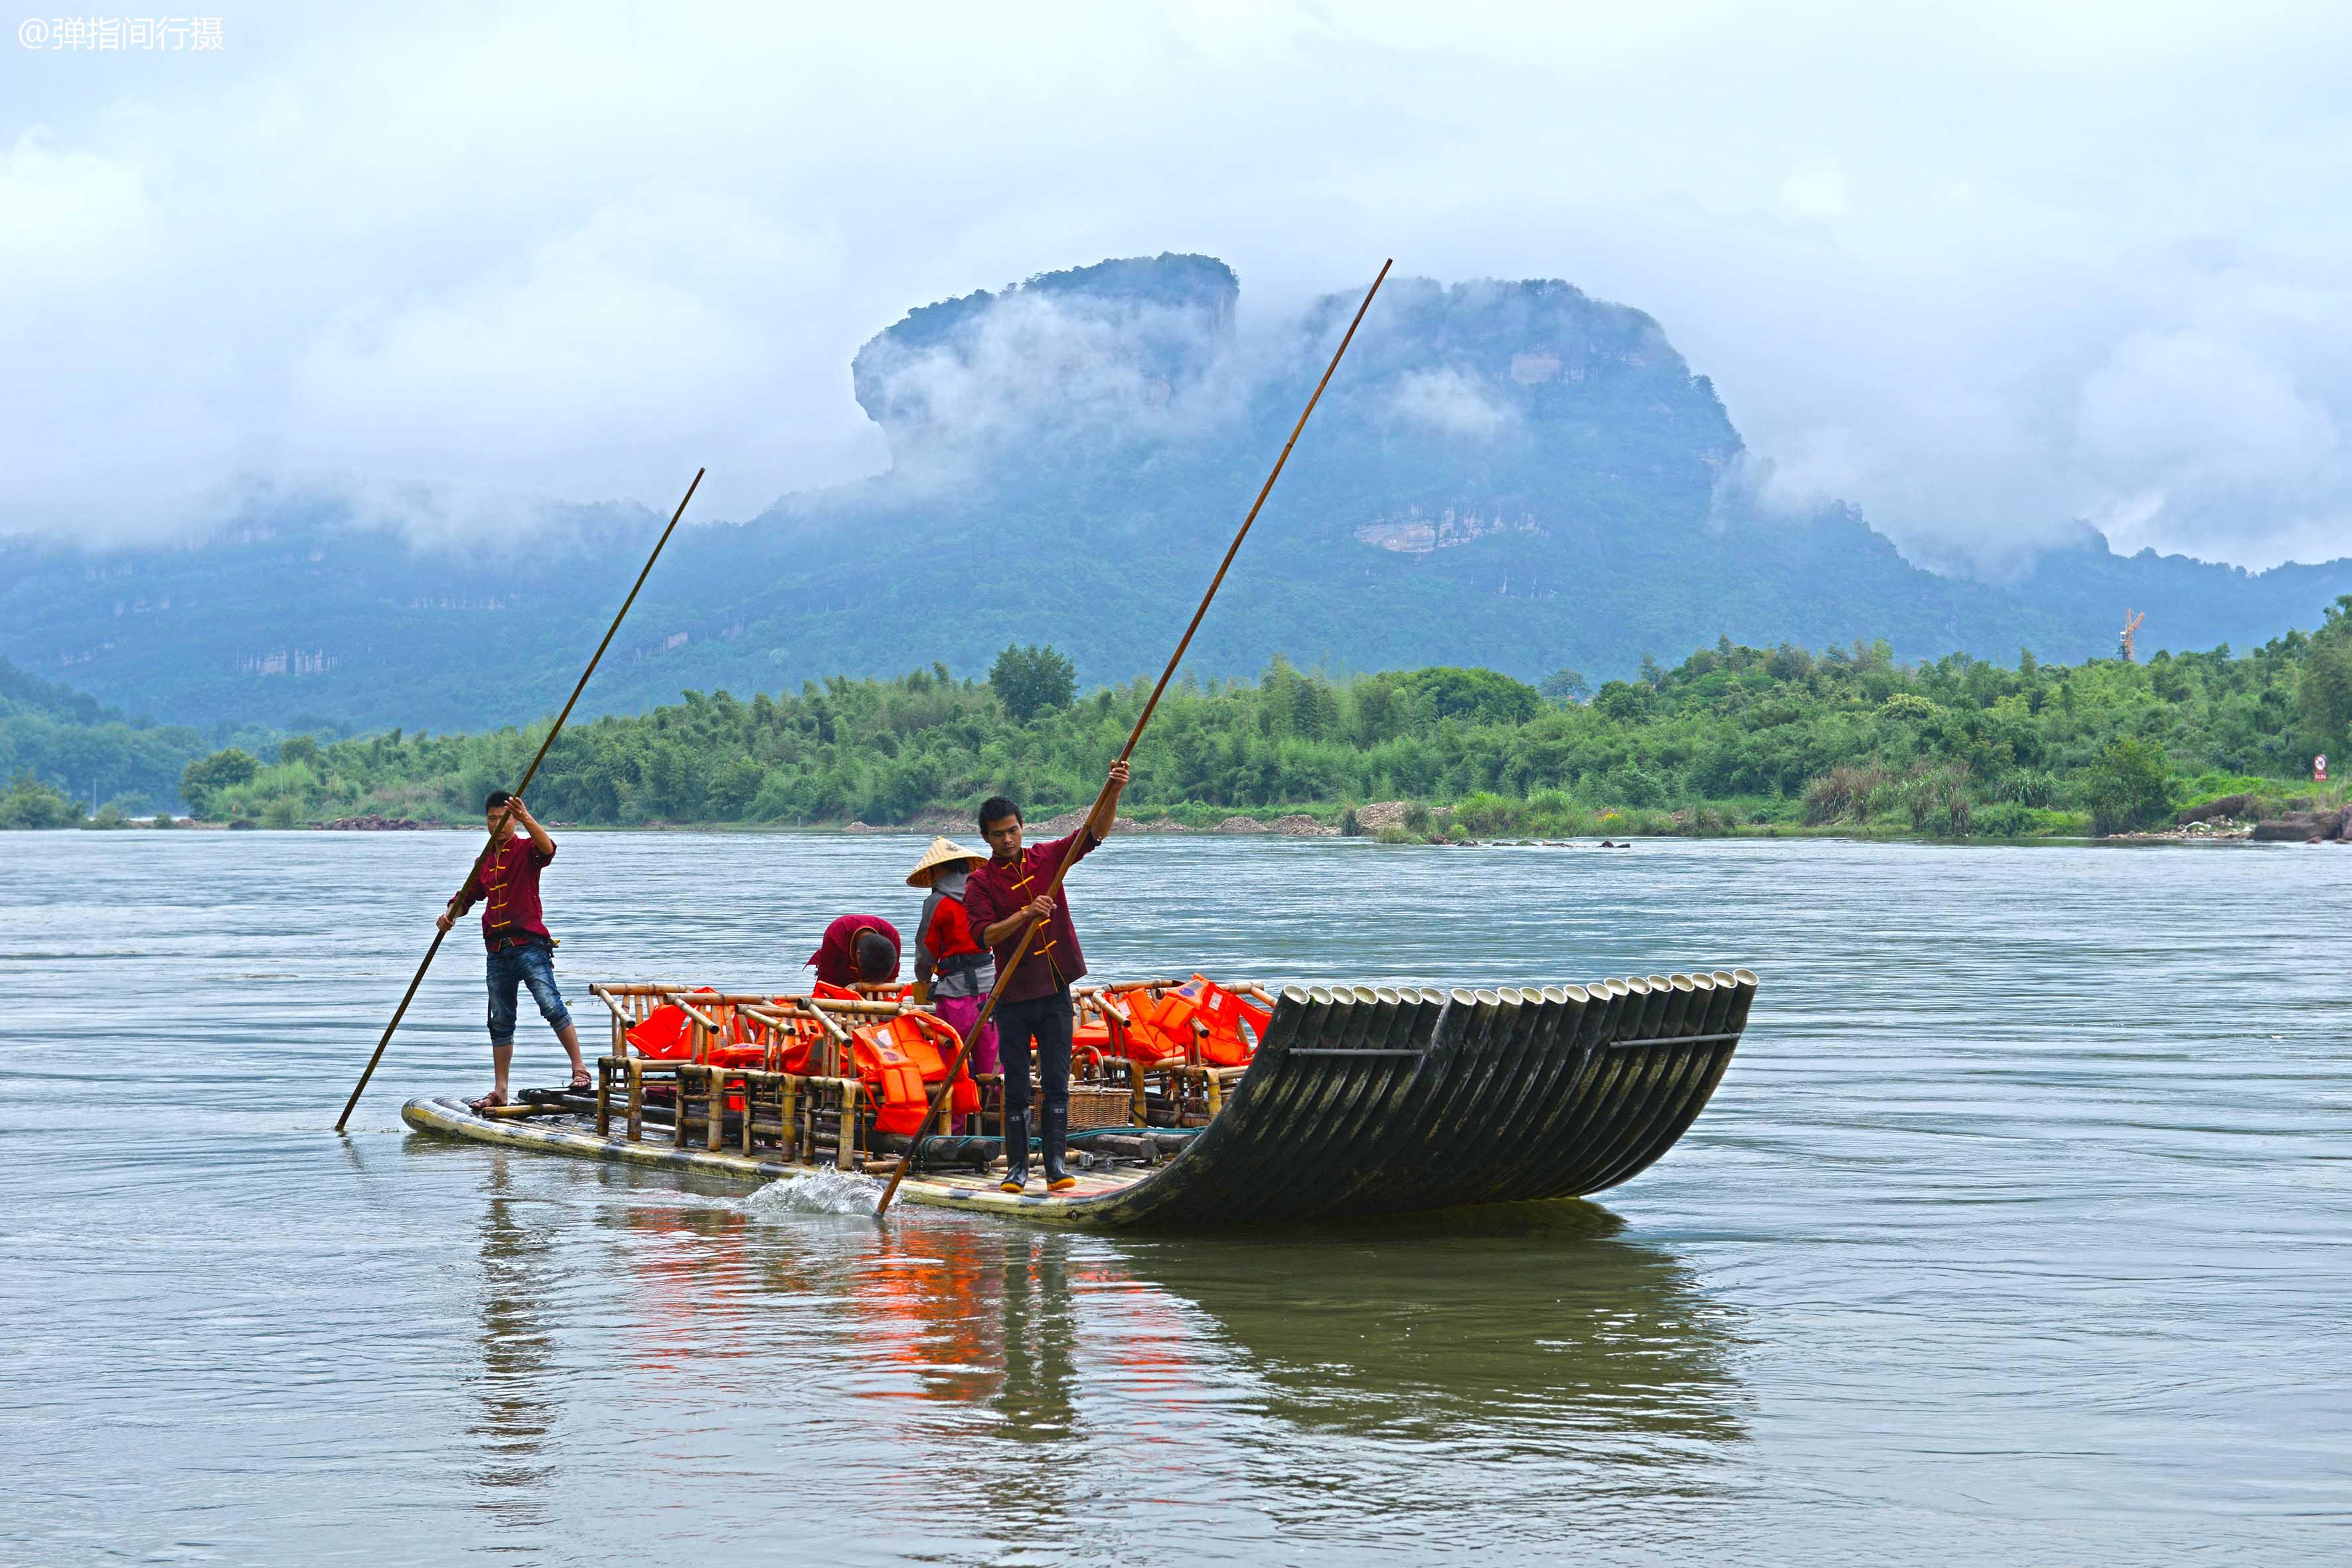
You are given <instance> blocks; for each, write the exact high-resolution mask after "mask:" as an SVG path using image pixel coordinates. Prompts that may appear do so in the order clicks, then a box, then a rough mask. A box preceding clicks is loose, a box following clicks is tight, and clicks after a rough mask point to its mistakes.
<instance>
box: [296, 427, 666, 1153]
mask: <svg viewBox="0 0 2352 1568" xmlns="http://www.w3.org/2000/svg"><path fill="white" fill-rule="evenodd" d="M705 471H706V470H704V469H701V468H697V469H695V470H694V480H693V483H691V484H688V486H687V487H686V494H685V495H684V496H683V497H681V498H680V499H679V500H678V503H677V510H676V511H674V512H672V513H670V514H669V526H668V527H667V528H665V529H663V530H662V532H661V537H660V538H659V539H656V541H654V552H653V553H652V554H651V555H648V556H646V564H645V569H644V570H643V571H641V572H639V573H638V574H637V580H636V581H635V583H633V584H630V585H629V596H628V597H627V598H625V599H624V600H622V601H621V607H620V609H619V611H618V612H617V613H615V614H614V616H613V624H612V625H611V626H606V627H605V628H604V641H603V642H600V643H598V644H597V645H596V651H595V652H594V653H593V654H591V655H589V656H588V668H585V669H583V670H582V671H581V672H580V679H579V681H578V683H577V684H575V685H574V686H573V687H572V695H571V696H570V697H568V698H566V699H565V700H564V703H563V711H562V712H561V713H558V714H557V715H556V716H555V724H554V727H553V728H551V729H550V730H549V731H547V739H546V740H544V741H541V742H540V743H539V755H537V756H535V757H533V758H531V760H530V766H529V767H527V768H525V769H524V770H523V771H522V782H521V783H520V784H516V785H515V786H514V793H515V794H517V795H520V794H522V792H523V791H525V790H527V789H529V788H530V781H531V779H532V777H533V776H534V775H535V774H537V773H538V772H539V764H540V763H543V762H545V761H547V751H548V748H549V747H551V746H552V745H554V744H555V737H556V736H558V735H561V734H562V733H563V722H564V721H565V720H567V719H569V718H571V717H572V704H573V703H575V702H577V701H579V700H580V694H581V693H582V692H583V691H585V690H587V689H588V678H589V677H590V676H592V675H593V674H595V673H596V664H597V661H598V660H599V659H602V658H604V650H605V649H606V648H608V647H612V646H613V635H614V633H615V632H617V631H619V630H620V629H621V622H622V621H623V620H625V619H626V618H627V616H628V614H629V606H630V605H634V604H635V603H636V602H637V590H638V589H640V588H642V587H644V586H645V585H646V578H647V577H649V576H651V575H652V574H653V570H654V563H655V562H656V561H658V560H660V559H661V552H662V546H663V545H665V544H667V543H668V542H669V536H670V535H671V534H672V533H674V532H676V531H677V520H678V519H679V518H681V517H684V516H685V515H686V503H687V502H688V501H690V500H693V499H694V492H695V489H696V488H697V487H698V486H699V485H700V484H701V483H702V476H703V474H704V472H705ZM508 816H509V812H507V811H506V810H504V809H501V810H500V811H499V819H498V821H497V822H496V823H494V824H492V825H491V827H490V839H489V842H488V843H487V844H485V845H483V846H482V853H481V854H479V855H477V856H475V857H474V864H473V868H472V869H470V870H468V871H467V873H466V881H465V885H464V887H460V888H459V889H457V891H456V892H455V893H452V894H451V895H450V896H449V908H450V909H452V910H455V909H456V908H457V900H459V899H461V898H463V897H464V896H465V893H466V889H467V888H470V887H472V886H473V885H474V879H475V877H477V876H478V875H479V874H480V872H481V869H482V861H483V859H484V858H486V857H488V854H489V853H490V851H491V850H493V849H496V848H497V847H499V839H500V838H501V837H504V836H505V834H506V830H507V818H508ZM448 934H449V933H448V932H447V931H435V932H434V933H433V944H432V945H431V946H430V947H427V948H426V949H425V957H424V960H423V961H422V962H421V963H418V964H417V966H416V973H415V974H414V975H413V976H411V977H410V979H409V982H408V990H407V992H406V994H404V995H403V996H402V997H401V999H400V1005H399V1006H397V1007H395V1008H394V1009H393V1010H392V1022H391V1023H389V1024H386V1025H385V1026H383V1038H382V1039H380V1040H378V1041H377V1042H376V1043H375V1055H373V1056H372V1057H370V1058H368V1065H367V1070H366V1071H364V1072H362V1073H361V1074H360V1080H359V1082H357V1083H355V1084H353V1085H352V1097H351V1098H350V1099H349V1100H345V1101H343V1113H342V1114H341V1116H338V1117H336V1118H335V1131H338V1132H341V1131H342V1130H343V1123H344V1122H346V1121H350V1120H351V1119H352V1107H353V1106H356V1105H357V1104H359V1102H360V1096H361V1095H362V1094H365V1093H366V1092H367V1086H368V1079H372V1078H373V1077H374V1076H375V1067H376V1064H377V1063H378V1062H380V1061H382V1060H383V1048H384V1047H386V1046H388V1045H390V1044H392V1032H393V1031H394V1029H397V1028H399V1027H400V1021H401V1019H403V1018H404V1017H406V1016H408V1005H409V1004H410V1003H411V1002H414V1001H415V1000H416V988H417V987H418V986H420V985H422V984H425V971H426V970H428V969H430V968H432V967H433V958H434V955H435V954H436V953H437V952H440V951H441V939H442V938H443V937H445V936H447V935H448Z"/></svg>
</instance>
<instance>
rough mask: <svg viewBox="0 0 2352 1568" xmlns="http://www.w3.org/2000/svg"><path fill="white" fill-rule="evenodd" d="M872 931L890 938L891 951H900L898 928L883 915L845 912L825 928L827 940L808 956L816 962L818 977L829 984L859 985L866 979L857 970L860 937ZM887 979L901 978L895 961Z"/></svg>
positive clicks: (810, 960)
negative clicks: (858, 940) (848, 913)
mask: <svg viewBox="0 0 2352 1568" xmlns="http://www.w3.org/2000/svg"><path fill="white" fill-rule="evenodd" d="M866 931H875V932H877V933H879V934H880V935H882V936H886V937H887V938H889V939H890V951H891V952H893V953H896V952H898V927H897V926H894V925H892V924H891V923H890V922H889V921H886V920H884V919H883V918H882V917H881V916H879V915H843V916H842V917H841V918H839V919H838V920H836V921H834V922H833V923H832V924H831V925H829V926H827V927H825V928H824V941H823V942H818V943H817V944H816V951H815V952H812V953H810V954H809V955H808V961H809V962H810V963H814V964H815V965H816V977H817V978H818V979H819V980H822V981H824V983H825V984H827V985H855V984H857V983H858V982H859V981H861V980H863V979H865V978H866V976H864V975H863V974H860V973H857V939H858V937H859V936H860V935H861V934H863V933H864V932H866ZM884 978H886V979H889V980H896V979H898V964H897V963H896V962H895V961H894V962H893V963H891V965H890V973H888V974H887V975H886V976H885V977H884Z"/></svg>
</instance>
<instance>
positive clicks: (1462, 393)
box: [1389, 365, 1519, 441]
mask: <svg viewBox="0 0 2352 1568" xmlns="http://www.w3.org/2000/svg"><path fill="white" fill-rule="evenodd" d="M1389 412H1390V413H1391V416H1394V417H1395V418H1397V419H1398V420H1400V421H1402V422H1403V423H1405V424H1408V425H1415V426H1421V427H1422V428H1423V429H1426V430H1431V431H1434V432H1435V433H1436V434H1438V435H1441V436H1455V437H1469V438H1471V439H1473V440H1482V441H1483V440H1489V439H1491V438H1493V437H1496V436H1499V435H1501V434H1502V433H1503V432H1504V431H1506V430H1508V429H1510V428H1511V427H1512V426H1516V425H1517V423H1518V420H1519V413H1518V410H1517V408H1514V407H1513V406H1512V405H1510V404H1508V403H1507V402H1505V401H1504V400H1503V399H1502V398H1501V397H1499V396H1497V395H1496V394H1495V393H1494V391H1493V390H1492V389H1490V388H1489V387H1488V386H1487V385H1486V383H1485V381H1484V380H1483V379H1481V378H1480V377H1479V376H1478V375H1477V374H1475V373H1474V372H1470V371H1465V370H1459V369H1456V368H1454V366H1451V365H1446V366H1443V367H1440V368H1439V369H1436V370H1413V371H1407V372H1406V373H1405V374H1402V376H1399V377H1398V378H1397V384H1396V391H1395V393H1394V394H1393V395H1391V398H1390V399H1389Z"/></svg>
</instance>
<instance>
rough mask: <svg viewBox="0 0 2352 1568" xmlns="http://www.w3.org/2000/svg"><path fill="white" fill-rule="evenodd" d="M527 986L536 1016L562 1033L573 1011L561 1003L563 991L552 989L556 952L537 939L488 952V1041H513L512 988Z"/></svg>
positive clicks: (496, 1043)
mask: <svg viewBox="0 0 2352 1568" xmlns="http://www.w3.org/2000/svg"><path fill="white" fill-rule="evenodd" d="M521 985H528V986H530V999H531V1000H532V1001H534V1002H536V1003H538V1004H539V1016H541V1017H542V1018H544V1019H546V1020H547V1026H548V1027H549V1028H551V1029H553V1030H555V1031H556V1032H557V1033H559V1034H561V1033H562V1030H563V1026H565V1025H566V1024H569V1023H570V1022H572V1010H571V1009H570V1008H568V1007H566V1006H564V1005H563V993H562V992H561V991H558V990H557V989H556V988H555V955H554V954H553V953H552V952H549V951H548V950H547V948H546V946H545V945H544V944H542V943H540V942H523V943H519V944H510V945H509V946H507V947H503V948H500V949H499V951H498V952H493V953H491V954H490V1044H492V1045H494V1046H510V1045H512V1044H513V1043H514V1031H515V988H516V987H517V986H521Z"/></svg>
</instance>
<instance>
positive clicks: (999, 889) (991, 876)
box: [963, 827, 1102, 1002]
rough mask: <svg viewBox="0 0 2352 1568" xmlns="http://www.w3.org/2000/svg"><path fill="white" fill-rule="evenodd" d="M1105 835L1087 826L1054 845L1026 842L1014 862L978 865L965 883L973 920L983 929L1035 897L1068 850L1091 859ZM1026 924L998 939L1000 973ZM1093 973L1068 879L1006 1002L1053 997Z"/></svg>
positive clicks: (1075, 857) (965, 901) (1069, 853)
mask: <svg viewBox="0 0 2352 1568" xmlns="http://www.w3.org/2000/svg"><path fill="white" fill-rule="evenodd" d="M1101 842H1102V840H1101V839H1099V838H1096V837H1091V836H1090V835H1088V834H1087V830H1086V829H1085V828H1083V827H1081V828H1080V829H1078V830H1077V831H1076V833H1073V834H1071V835H1070V836H1069V837H1067V838H1056V839H1055V840H1054V842H1052V843H1051V844H1024V845H1023V846H1022V847H1021V858H1019V859H1018V860H1016V861H1014V862H1013V863H1012V864H1011V865H1005V864H1003V863H1001V862H999V861H996V860H993V859H992V860H990V861H989V862H988V863H987V864H986V865H984V866H981V867H978V868H975V869H974V870H973V871H972V873H971V876H970V877H969V878H968V879H965V881H964V885H963V910H964V913H965V914H966V915H967V916H969V917H970V918H971V929H972V931H974V932H975V933H977V932H979V931H985V930H987V929H988V928H989V927H990V926H992V925H994V924H995V923H996V922H997V921H1001V920H1003V918H1004V917H1005V916H1007V915H1009V914H1011V913H1012V912H1013V910H1017V909H1019V908H1020V907H1021V906H1022V905H1024V904H1025V903H1027V902H1028V901H1029V900H1032V899H1034V898H1036V897H1037V896H1038V895H1039V894H1041V893H1043V892H1044V891H1045V885H1046V884H1047V883H1048V882H1051V881H1052V880H1053V879H1054V871H1055V868H1056V867H1058V866H1060V865H1061V864H1062V857H1063V856H1065V855H1067V856H1068V857H1069V858H1070V862H1071V864H1073V865H1076V863H1077V862H1078V861H1080V860H1083V859H1084V858H1086V857H1087V853H1088V851H1090V850H1092V849H1093V848H1094V847H1095V846H1097V844H1100V843H1101ZM1025 929H1026V928H1025V927H1015V928H1014V929H1013V934H1012V935H1011V936H1008V937H1006V938H1005V939H1004V940H1003V942H999V943H997V944H996V949H995V952H996V972H997V973H999V974H1002V973H1004V966H1005V965H1006V964H1008V963H1012V962H1013V949H1014V948H1016V947H1018V946H1020V945H1021V932H1022V931H1024V930H1025ZM1086 972H1087V955H1086V954H1085V953H1083V952H1079V951H1078V928H1077V927H1076V926H1074V925H1072V924H1071V923H1070V889H1069V885H1068V884H1067V883H1065V884H1064V885H1063V886H1062V889H1061V890H1060V891H1058V892H1056V893H1055V895H1054V913H1053V917H1052V918H1051V919H1050V920H1048V921H1046V922H1045V930H1043V931H1039V932H1038V933H1037V938H1036V940H1035V941H1034V942H1031V943H1030V944H1029V951H1028V952H1026V953H1025V954H1024V955H1023V957H1022V960H1021V967H1020V968H1019V969H1016V970H1014V971H1013V978H1012V979H1011V980H1010V981H1008V982H1006V983H1005V986H1004V994H1003V996H1002V997H1000V998H999V999H998V1000H999V1001H1000V1002H1026V1001H1028V1000H1030V999H1031V998H1032V997H1035V996H1048V995H1051V994H1053V993H1054V992H1055V991H1057V990H1059V989H1060V988H1061V987H1063V986H1065V985H1067V984H1070V983H1071V982H1072V981H1074V980H1076V979H1077V978H1078V977H1079V976H1081V975H1083V974H1085V973H1086Z"/></svg>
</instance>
